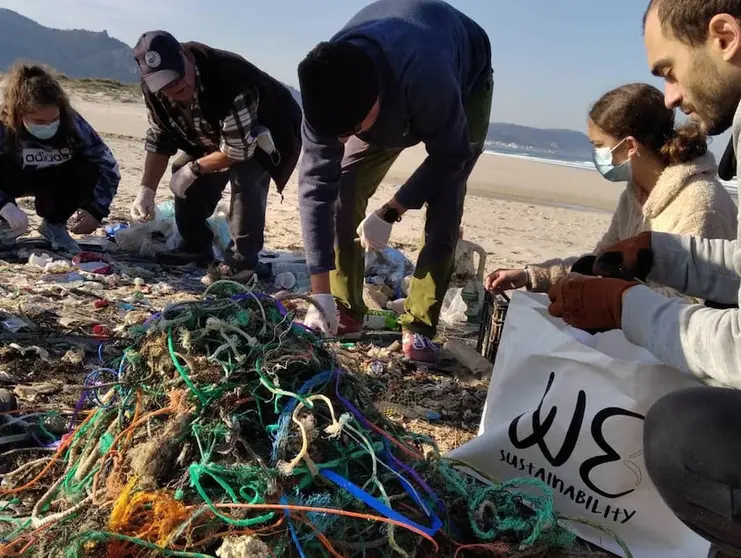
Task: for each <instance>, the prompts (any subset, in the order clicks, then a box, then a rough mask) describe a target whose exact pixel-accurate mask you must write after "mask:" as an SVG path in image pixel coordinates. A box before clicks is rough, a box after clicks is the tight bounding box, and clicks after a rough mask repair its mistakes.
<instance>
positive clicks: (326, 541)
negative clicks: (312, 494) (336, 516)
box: [291, 514, 347, 558]
mask: <svg viewBox="0 0 741 558" xmlns="http://www.w3.org/2000/svg"><path fill="white" fill-rule="evenodd" d="M291 519H295V520H297V521H300V522H301V523H303V524H304V525H308V526H309V528H310V529H311V530H312V531H314V534H315V535H316V537H317V538H318V539H319V542H321V543H322V544H323V545H324V548H325V549H326V550H327V552H329V553H330V554H331V555H332V556H334V558H347V557H346V556H343V555H342V554H340V553H339V552H337V551H336V550H335V549H334V547H333V546H332V543H331V542H329V539H328V538H327V537H325V536H324V533H322V532H321V531H320V530H319V529H317V528H316V526H315V525H314V524H313V523H312V522H311V521H309V520H308V519H306V518H305V517H303V516H302V515H300V514H296V515H293V516H291Z"/></svg>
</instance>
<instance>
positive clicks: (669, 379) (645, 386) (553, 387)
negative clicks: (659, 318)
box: [451, 292, 709, 558]
mask: <svg viewBox="0 0 741 558" xmlns="http://www.w3.org/2000/svg"><path fill="white" fill-rule="evenodd" d="M547 305H548V299H547V298H546V297H542V296H540V295H532V294H526V293H520V292H517V293H515V295H514V296H513V297H512V300H511V302H510V305H509V309H508V312H507V318H506V321H505V324H504V331H503V334H502V339H501V342H500V345H499V352H498V354H497V360H496V364H495V366H494V370H493V373H492V378H491V383H490V386H489V393H488V396H487V401H486V405H485V407H484V415H483V417H482V421H481V427H480V431H479V436H478V437H477V438H475V439H474V440H472V441H470V442H468V443H467V444H465V445H463V446H461V447H460V448H458V449H456V450H455V451H453V452H451V457H454V458H456V459H460V460H463V461H466V462H468V463H471V464H472V465H474V466H475V467H477V468H479V469H481V470H482V471H484V472H486V473H487V474H489V475H491V476H493V477H495V478H497V479H499V480H509V479H512V478H515V477H535V478H538V479H540V480H541V481H543V482H544V483H545V484H547V485H548V486H549V487H550V488H551V489H552V490H553V493H554V501H555V506H556V509H557V510H558V511H559V512H560V514H561V515H563V516H577V517H582V518H585V519H589V520H591V521H594V522H596V523H597V524H599V525H601V526H603V527H605V528H607V529H609V530H610V531H612V532H614V533H616V534H617V535H618V536H619V537H620V538H621V539H622V540H623V541H624V542H625V543H627V545H628V546H629V548H630V549H631V551H632V553H633V555H634V556H636V557H638V558H642V557H652V558H653V557H656V558H659V557H667V558H668V557H670V556H671V557H675V556H704V555H705V554H706V553H707V551H708V546H709V545H708V543H706V542H705V541H704V540H702V539H701V538H700V537H699V536H697V535H695V534H694V533H693V532H692V531H690V530H689V528H687V527H686V526H684V525H683V524H682V523H681V522H680V521H679V520H678V519H677V518H676V517H675V516H674V514H673V513H672V512H671V510H669V508H668V507H667V506H666V504H664V502H663V500H662V499H661V497H660V496H659V495H658V493H657V492H656V489H655V488H654V487H653V485H652V483H651V480H650V479H649V477H648V475H647V473H646V469H645V465H644V462H643V420H644V416H645V414H646V412H647V411H648V409H649V408H650V407H651V405H653V403H655V402H656V401H657V400H658V399H659V398H661V397H662V396H663V395H665V394H667V393H670V392H671V391H674V390H677V389H681V388H685V387H691V386H696V385H698V383H699V382H698V380H696V379H695V378H693V377H690V376H687V375H684V374H682V373H680V372H678V371H676V370H674V369H671V368H669V367H666V366H664V365H662V364H661V363H659V362H658V361H657V360H656V359H655V358H654V357H653V355H651V354H650V353H649V352H648V351H646V350H645V349H643V348H641V347H637V346H635V345H633V344H632V343H630V342H629V341H628V340H627V339H626V338H625V336H624V335H623V333H622V332H621V331H611V332H607V333H602V334H598V335H595V336H589V335H588V334H586V333H585V332H582V331H579V330H573V329H572V328H570V327H568V326H566V325H565V323H564V322H563V321H562V320H558V319H555V318H552V317H551V316H549V315H548V312H547ZM573 530H574V532H576V534H578V535H579V536H581V537H582V538H584V539H586V540H589V541H590V542H593V543H595V544H597V545H599V546H601V547H602V548H605V549H606V550H609V551H611V552H614V553H616V554H618V555H622V552H621V551H620V548H619V546H618V545H617V544H615V543H614V541H612V539H610V537H608V536H607V535H605V534H604V533H602V532H600V531H598V530H596V529H593V528H591V527H587V526H584V525H579V524H573Z"/></svg>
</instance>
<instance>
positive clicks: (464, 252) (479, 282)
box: [453, 227, 486, 323]
mask: <svg viewBox="0 0 741 558" xmlns="http://www.w3.org/2000/svg"><path fill="white" fill-rule="evenodd" d="M474 254H478V260H479V261H478V266H476V265H475V264H474V257H473V255H474ZM485 273H486V250H484V248H483V247H481V246H479V245H478V244H474V243H473V242H469V241H468V240H463V227H461V229H460V238H459V239H458V245H457V246H456V255H455V272H454V275H453V276H454V278H455V279H454V283H457V284H456V285H455V286H457V287H462V288H463V292H462V293H461V296H462V297H463V300H464V301H465V303H466V316H467V318H468V322H469V323H478V322H479V321H480V317H481V309H482V308H483V304H484V274H485Z"/></svg>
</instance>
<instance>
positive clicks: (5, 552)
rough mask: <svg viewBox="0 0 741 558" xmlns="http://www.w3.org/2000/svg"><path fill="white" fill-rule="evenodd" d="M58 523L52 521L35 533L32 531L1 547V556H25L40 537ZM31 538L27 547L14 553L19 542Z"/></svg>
mask: <svg viewBox="0 0 741 558" xmlns="http://www.w3.org/2000/svg"><path fill="white" fill-rule="evenodd" d="M57 523H58V522H57V521H52V522H51V523H48V524H47V525H42V526H41V527H39V528H38V529H36V530H35V531H31V532H30V533H26V534H25V535H21V536H20V537H18V538H17V539H15V540H13V541H10V542H9V543H8V544H4V545H3V546H0V556H23V555H24V554H25V553H26V552H28V550H29V549H30V548H31V547H32V546H33V545H35V544H36V543H37V542H38V540H39V538H40V537H39V535H41V533H42V532H43V531H45V530H46V529H48V528H49V527H51V526H52V525H56V524H57ZM26 538H29V539H30V540H29V541H28V542H27V543H26V545H25V546H24V547H23V548H21V549H20V550H19V551H17V552H13V547H15V546H16V545H17V544H18V543H19V542H21V541H22V540H24V539H26Z"/></svg>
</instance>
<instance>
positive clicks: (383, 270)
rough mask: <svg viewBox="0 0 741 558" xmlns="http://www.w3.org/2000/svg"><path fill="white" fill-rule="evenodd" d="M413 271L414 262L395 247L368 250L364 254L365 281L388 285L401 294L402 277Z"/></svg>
mask: <svg viewBox="0 0 741 558" xmlns="http://www.w3.org/2000/svg"><path fill="white" fill-rule="evenodd" d="M412 273H414V264H412V262H411V261H409V259H408V258H407V257H406V256H405V255H404V254H402V253H401V252H400V251H399V250H397V249H396V248H391V247H388V246H387V247H386V248H384V249H383V250H376V251H372V252H368V253H366V255H365V278H366V282H367V283H373V284H376V285H379V284H380V285H388V286H389V287H391V288H392V289H393V290H394V292H395V293H399V294H401V285H402V281H403V280H404V278H405V277H406V276H408V275H411V274H412ZM377 278H378V279H377Z"/></svg>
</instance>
